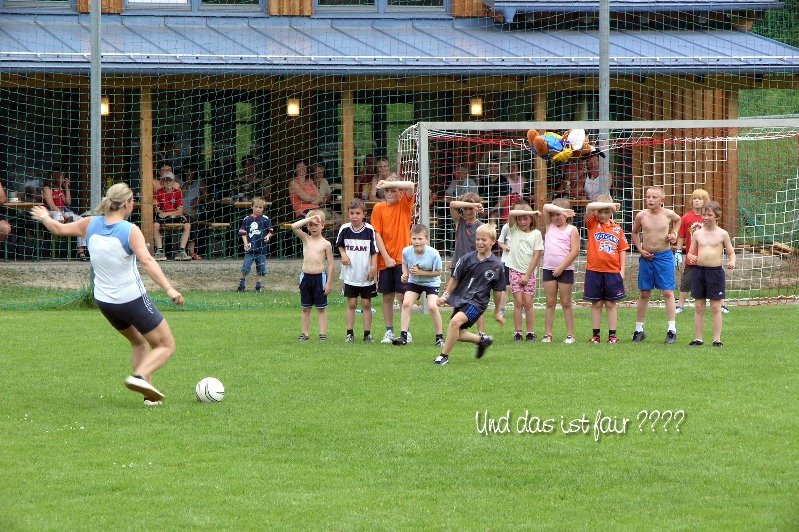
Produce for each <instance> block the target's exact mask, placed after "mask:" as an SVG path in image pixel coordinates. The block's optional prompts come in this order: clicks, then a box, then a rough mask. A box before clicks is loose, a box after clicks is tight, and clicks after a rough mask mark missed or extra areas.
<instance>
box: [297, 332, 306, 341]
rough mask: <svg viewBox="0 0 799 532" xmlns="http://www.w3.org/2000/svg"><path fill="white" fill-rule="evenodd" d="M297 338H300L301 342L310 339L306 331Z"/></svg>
mask: <svg viewBox="0 0 799 532" xmlns="http://www.w3.org/2000/svg"><path fill="white" fill-rule="evenodd" d="M297 340H299V341H300V342H307V341H308V335H307V334H305V333H302V334H301V335H299V336H298V337H297Z"/></svg>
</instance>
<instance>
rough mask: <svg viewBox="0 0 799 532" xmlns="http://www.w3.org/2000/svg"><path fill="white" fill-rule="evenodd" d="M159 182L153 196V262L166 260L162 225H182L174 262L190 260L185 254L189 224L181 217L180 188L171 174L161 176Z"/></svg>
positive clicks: (181, 198)
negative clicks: (160, 186)
mask: <svg viewBox="0 0 799 532" xmlns="http://www.w3.org/2000/svg"><path fill="white" fill-rule="evenodd" d="M161 180H162V181H163V185H162V188H161V189H160V190H159V191H158V192H157V193H156V196H155V212H156V215H155V220H154V221H153V231H154V233H155V234H154V238H155V260H158V261H162V260H166V254H165V253H164V247H163V237H162V236H161V225H163V224H182V225H183V233H182V234H181V236H180V250H179V251H178V252H177V253H176V254H175V260H191V257H189V255H188V254H187V253H186V244H188V242H189V235H190V233H191V224H190V223H189V221H188V220H187V219H186V217H185V216H184V215H183V194H182V193H181V192H180V187H179V186H178V184H177V183H176V182H175V176H174V174H173V173H172V172H166V173H165V174H164V175H163V176H161Z"/></svg>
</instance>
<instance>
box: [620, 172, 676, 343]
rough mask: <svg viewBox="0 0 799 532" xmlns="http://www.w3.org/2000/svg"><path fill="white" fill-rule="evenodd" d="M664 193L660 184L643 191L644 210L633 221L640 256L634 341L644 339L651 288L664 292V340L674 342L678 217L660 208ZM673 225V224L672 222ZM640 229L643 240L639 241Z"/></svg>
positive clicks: (634, 237)
mask: <svg viewBox="0 0 799 532" xmlns="http://www.w3.org/2000/svg"><path fill="white" fill-rule="evenodd" d="M664 197H665V194H664V192H663V189H662V188H661V187H650V188H648V189H647V191H646V197H645V202H646V209H644V210H643V211H641V212H639V213H638V214H636V215H635V221H634V222H633V231H632V233H633V234H632V237H633V244H635V247H636V249H638V253H640V254H641V257H640V258H639V260H638V290H639V291H640V293H639V296H638V320H637V321H636V323H635V333H633V342H636V343H638V342H643V341H644V339H646V333H645V332H644V319H645V318H646V311H647V309H648V307H649V299H650V298H651V297H652V289H653V288H658V289H660V290H661V291H662V292H663V299H664V300H665V301H666V317H667V319H668V321H669V324H668V332H667V333H666V340H665V343H667V344H673V343H675V342H676V341H677V322H676V316H677V309H676V304H675V301H674V254H673V253H672V251H671V245H672V244H674V243H675V242H676V241H677V233H678V232H679V230H680V216H679V215H678V214H677V213H676V212H674V211H672V210H669V209H664V208H663V199H664ZM672 224H673V225H672ZM641 232H643V236H644V241H643V244H642V243H641Z"/></svg>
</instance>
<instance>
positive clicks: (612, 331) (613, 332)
mask: <svg viewBox="0 0 799 532" xmlns="http://www.w3.org/2000/svg"><path fill="white" fill-rule="evenodd" d="M608 336H610V337H611V338H615V337H616V329H610V330H609V331H608Z"/></svg>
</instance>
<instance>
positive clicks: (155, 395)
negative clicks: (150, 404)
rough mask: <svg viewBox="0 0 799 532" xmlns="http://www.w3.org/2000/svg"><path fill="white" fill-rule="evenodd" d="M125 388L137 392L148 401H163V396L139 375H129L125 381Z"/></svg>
mask: <svg viewBox="0 0 799 532" xmlns="http://www.w3.org/2000/svg"><path fill="white" fill-rule="evenodd" d="M125 387H126V388H127V389H128V390H132V391H134V392H139V393H140V394H142V395H143V396H144V398H145V399H147V400H148V401H154V402H155V401H163V400H164V394H162V393H161V392H159V391H158V390H156V389H155V387H154V386H153V385H152V384H150V383H149V382H147V381H146V380H144V377H142V376H141V375H130V376H128V377H127V378H126V379H125Z"/></svg>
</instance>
